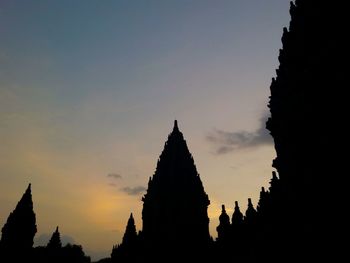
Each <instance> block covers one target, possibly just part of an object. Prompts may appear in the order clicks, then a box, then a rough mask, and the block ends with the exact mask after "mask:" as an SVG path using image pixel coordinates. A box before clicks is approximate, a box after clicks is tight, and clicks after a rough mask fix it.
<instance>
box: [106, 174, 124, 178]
mask: <svg viewBox="0 0 350 263" xmlns="http://www.w3.org/2000/svg"><path fill="white" fill-rule="evenodd" d="M107 176H108V177H111V178H114V179H122V178H123V176H121V175H120V174H117V173H109V174H108V175H107Z"/></svg>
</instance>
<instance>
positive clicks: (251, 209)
mask: <svg viewBox="0 0 350 263" xmlns="http://www.w3.org/2000/svg"><path fill="white" fill-rule="evenodd" d="M263 191H264V188H263ZM249 213H256V210H255V208H254V206H253V203H252V199H251V198H248V208H247V210H246V216H247V214H249ZM234 214H241V215H242V218H243V214H242V213H241V211H240V208H239V205H238V201H235V208H234V212H233V216H234ZM226 216H227V217H228V215H227V213H226V209H225V205H222V206H221V215H220V217H219V218H222V217H226ZM232 220H233V218H232ZM220 221H221V220H220Z"/></svg>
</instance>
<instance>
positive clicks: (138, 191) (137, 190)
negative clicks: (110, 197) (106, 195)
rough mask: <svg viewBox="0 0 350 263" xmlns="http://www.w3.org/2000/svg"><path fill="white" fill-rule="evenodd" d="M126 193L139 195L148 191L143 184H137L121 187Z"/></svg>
mask: <svg viewBox="0 0 350 263" xmlns="http://www.w3.org/2000/svg"><path fill="white" fill-rule="evenodd" d="M120 190H121V191H123V192H124V193H127V194H128V195H139V194H141V193H143V192H144V191H146V188H145V187H143V186H135V187H129V186H127V187H123V188H121V189H120Z"/></svg>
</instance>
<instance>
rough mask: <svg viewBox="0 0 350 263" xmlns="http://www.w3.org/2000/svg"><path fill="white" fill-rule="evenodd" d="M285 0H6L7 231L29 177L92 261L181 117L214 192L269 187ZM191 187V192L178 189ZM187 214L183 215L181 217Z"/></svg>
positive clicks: (2, 38)
mask: <svg viewBox="0 0 350 263" xmlns="http://www.w3.org/2000/svg"><path fill="white" fill-rule="evenodd" d="M288 10H289V0H264V1H261V0H210V1H209V0H147V1H146V0H144V1H142V0H138V1H137V0H135V1H129V0H115V1H107V0H106V1H97V0H95V1H89V0H84V1H83V0H81V1H78V0H76V1H71V0H60V1H53V0H47V1H39V0H31V1H14V0H2V1H1V2H0V142H1V143H0V179H1V184H0V227H2V226H3V224H4V223H5V222H6V219H7V217H8V215H9V213H10V212H11V211H12V210H13V209H14V208H15V206H16V204H17V202H18V200H19V199H20V197H21V196H22V194H23V192H24V191H25V189H26V188H27V186H28V184H29V183H32V194H33V201H34V210H35V213H36V218H37V226H38V233H37V234H36V243H35V244H36V245H40V244H46V242H47V240H48V238H49V235H51V233H52V232H53V231H54V230H55V227H56V226H57V225H59V226H60V232H61V235H63V236H65V237H64V239H65V240H68V241H70V242H75V243H77V244H81V245H82V246H83V248H84V251H85V252H86V253H87V254H88V255H90V256H92V258H93V259H98V258H101V257H106V256H109V254H110V252H111V249H112V246H113V245H114V244H117V243H119V242H120V241H121V238H122V235H123V232H124V230H125V225H126V222H127V219H128V217H129V215H130V212H133V213H134V217H135V220H136V224H137V229H138V230H141V228H142V221H141V210H142V202H141V197H142V195H143V193H144V192H145V187H146V186H147V182H148V178H149V177H150V176H152V175H153V173H154V171H155V167H156V163H157V159H158V157H159V155H160V153H161V151H162V149H163V146H164V143H165V141H166V139H167V136H168V134H169V133H170V132H171V130H172V127H173V122H174V120H175V119H177V120H178V122H179V128H180V130H181V131H182V132H183V134H184V136H185V139H186V140H187V144H188V146H189V149H190V152H191V153H192V154H193V157H194V160H195V163H196V166H197V170H198V172H199V173H200V176H201V179H202V181H203V185H204V188H205V190H206V192H207V194H208V195H209V198H210V201H211V205H210V206H209V210H208V212H209V217H210V231H211V235H212V236H213V237H216V231H215V228H216V226H217V224H218V216H219V214H220V209H221V207H220V206H221V204H226V207H227V210H228V211H229V213H230V214H232V210H233V205H234V201H236V200H238V201H239V203H240V207H241V210H242V211H243V212H244V211H245V209H246V205H247V198H248V197H251V198H252V200H253V203H254V205H256V203H257V200H258V195H259V191H260V188H261V186H265V187H268V182H269V180H270V177H271V171H272V167H271V162H272V159H273V158H274V155H275V151H274V149H273V145H272V140H271V138H270V137H269V135H268V133H267V132H266V131H265V129H264V126H265V123H264V122H265V120H266V116H268V109H267V106H266V105H267V102H268V96H269V86H270V82H271V78H272V77H274V76H275V69H276V68H277V66H278V59H277V57H278V52H279V49H280V48H281V46H282V45H281V41H280V39H281V35H282V28H283V27H284V26H288V24H289V19H290V17H289V11H288ZM179 194H181V192H179ZM184 216H186V215H184Z"/></svg>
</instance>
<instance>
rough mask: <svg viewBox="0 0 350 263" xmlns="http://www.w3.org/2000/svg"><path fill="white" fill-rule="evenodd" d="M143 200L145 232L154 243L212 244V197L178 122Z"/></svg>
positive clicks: (147, 237)
mask: <svg viewBox="0 0 350 263" xmlns="http://www.w3.org/2000/svg"><path fill="white" fill-rule="evenodd" d="M142 200H143V210H142V222H143V227H142V234H143V238H144V239H145V240H147V242H149V244H150V245H151V246H154V247H155V248H157V247H159V246H163V244H168V245H170V246H178V245H179V244H183V245H184V247H186V246H190V245H191V246H193V244H196V245H198V246H204V245H206V244H208V242H209V239H210V236H209V218H208V214H207V208H208V205H209V203H210V202H209V198H208V196H207V194H206V193H205V191H204V188H203V185H202V182H201V179H200V177H199V174H198V172H197V169H196V166H195V164H194V160H193V157H192V155H191V153H190V152H189V150H188V148H187V144H186V141H185V140H184V137H183V135H182V133H181V132H180V130H179V128H178V125H177V121H175V123H174V129H173V131H172V132H171V133H170V135H169V137H168V141H167V142H166V143H165V146H164V150H163V152H162V154H161V155H160V157H159V160H158V163H157V168H156V171H155V173H154V175H153V177H151V178H150V179H149V182H148V189H147V193H146V194H145V196H144V197H143V199H142Z"/></svg>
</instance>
